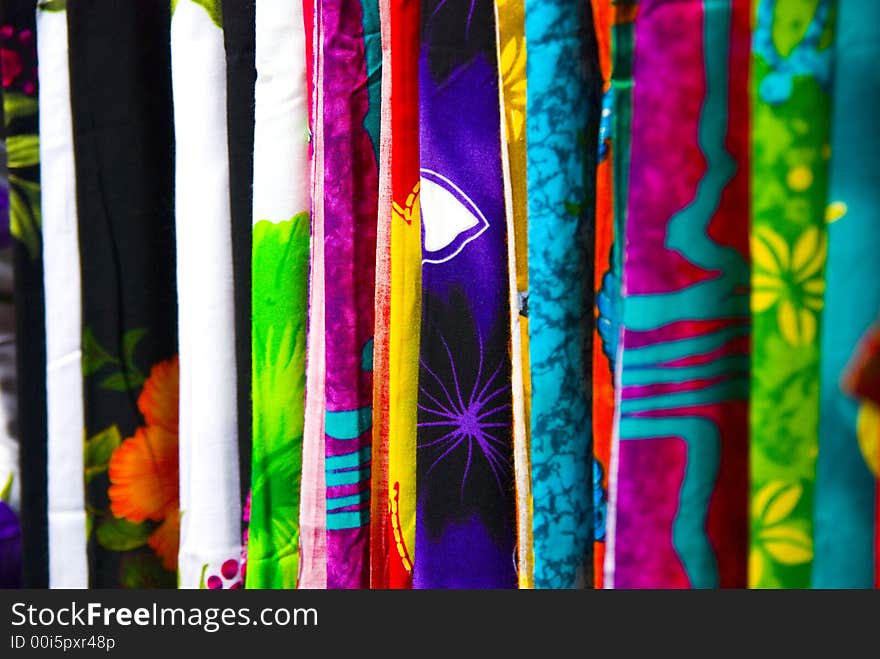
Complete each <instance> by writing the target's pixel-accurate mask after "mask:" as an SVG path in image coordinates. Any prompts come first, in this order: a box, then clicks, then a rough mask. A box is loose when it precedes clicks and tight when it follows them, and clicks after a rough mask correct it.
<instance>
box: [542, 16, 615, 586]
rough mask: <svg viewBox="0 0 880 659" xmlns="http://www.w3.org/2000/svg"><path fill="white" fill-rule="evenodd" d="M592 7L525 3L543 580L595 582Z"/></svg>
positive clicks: (595, 98) (596, 103) (595, 81)
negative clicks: (591, 378)
mask: <svg viewBox="0 0 880 659" xmlns="http://www.w3.org/2000/svg"><path fill="white" fill-rule="evenodd" d="M591 14H592V12H591V10H590V6H589V4H586V3H583V2H565V1H563V0H558V1H552V2H548V1H546V0H541V1H538V0H526V3H525V36H526V43H527V44H528V55H527V61H526V70H527V77H528V80H529V93H528V109H527V113H526V117H527V118H526V127H527V128H526V131H527V140H526V141H527V143H528V150H527V158H528V218H529V221H528V253H529V254H528V263H529V266H528V267H529V283H528V298H527V301H528V317H529V360H530V365H529V372H530V379H531V419H530V422H531V429H530V432H529V442H530V449H531V470H532V502H533V504H532V505H533V520H532V528H533V531H532V533H533V537H534V562H535V564H534V570H535V587H536V588H572V587H577V586H581V587H582V586H584V585H585V584H590V583H591V582H592V556H591V552H592V549H593V546H592V536H593V518H592V514H593V513H592V510H593V507H592V497H593V474H592V434H591V431H590V405H591V401H590V387H589V384H588V383H587V382H588V381H587V371H588V370H589V359H590V357H589V354H590V353H589V351H590V350H591V347H590V340H591V335H590V331H589V327H590V319H589V315H588V313H589V310H590V309H591V307H592V304H591V303H590V302H589V301H588V300H589V299H590V298H591V295H590V291H591V289H592V284H591V281H592V270H591V268H592V265H591V259H592V253H593V245H592V241H593V222H594V208H595V183H594V181H595V173H596V168H595V153H596V138H597V134H598V126H599V114H600V107H601V99H600V88H599V84H600V82H601V81H600V77H599V76H600V72H599V70H598V67H597V64H598V57H597V52H596V40H595V32H594V27H593V21H592V15H591Z"/></svg>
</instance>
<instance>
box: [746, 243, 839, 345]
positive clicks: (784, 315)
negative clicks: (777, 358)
mask: <svg viewBox="0 0 880 659" xmlns="http://www.w3.org/2000/svg"><path fill="white" fill-rule="evenodd" d="M827 253H828V241H827V239H826V236H825V234H824V233H822V232H820V230H819V229H818V228H817V227H810V228H808V229H807V230H806V231H804V232H803V233H802V234H801V235H800V236H798V238H797V241H796V242H795V244H794V247H793V248H790V247H789V245H788V243H787V242H786V241H785V239H784V238H782V237H781V236H780V235H779V234H777V233H776V232H775V231H773V229H770V228H769V227H758V229H757V231H756V232H755V233H754V235H753V236H752V259H753V262H754V270H753V274H752V309H753V310H754V311H755V312H756V313H762V312H764V311H767V310H769V309H774V310H775V311H776V313H777V318H776V319H777V323H778V324H779V330H780V333H781V334H782V337H783V338H784V339H785V340H786V341H787V342H788V343H789V344H790V345H794V346H797V345H804V344H808V343H810V342H812V341H814V340H815V339H816V334H817V328H818V314H819V312H821V310H822V305H823V293H824V292H825V280H824V279H823V277H822V267H823V265H824V264H825V257H826V255H827Z"/></svg>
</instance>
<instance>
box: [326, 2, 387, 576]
mask: <svg viewBox="0 0 880 659" xmlns="http://www.w3.org/2000/svg"><path fill="white" fill-rule="evenodd" d="M317 25H318V28H317V30H318V35H320V36H319V39H318V41H317V42H316V48H317V49H318V52H319V53H320V58H321V64H320V74H319V76H318V78H317V82H316V86H320V87H321V92H320V93H321V95H322V110H321V113H320V114H318V115H316V116H315V122H316V123H318V122H320V123H321V124H322V125H321V127H320V128H319V129H318V130H321V131H322V144H321V146H320V148H321V150H322V153H320V156H319V157H320V159H321V161H322V167H321V170H320V171H319V172H316V175H317V176H321V177H322V181H321V189H322V190H323V193H324V199H323V232H324V274H325V289H324V290H325V300H324V303H325V307H324V322H325V332H326V341H325V369H326V372H325V391H324V399H325V400H324V402H325V410H326V417H325V420H324V432H325V436H326V440H325V441H326V445H325V455H326V463H325V470H326V487H327V494H326V498H327V502H326V507H327V508H326V510H327V521H326V524H327V587H328V588H365V587H367V586H368V585H369V574H370V572H369V532H370V526H369V521H370V447H371V444H372V394H373V381H372V361H373V359H372V358H373V319H374V316H373V312H374V309H373V296H374V281H375V260H376V213H377V204H378V191H379V179H378V146H379V134H378V133H379V116H380V115H379V99H380V85H381V43H380V37H379V32H380V26H379V11H378V4H377V0H364V1H363V2H362V1H361V0H338V1H334V2H323V3H319V4H318V5H317ZM343 90H345V91H343Z"/></svg>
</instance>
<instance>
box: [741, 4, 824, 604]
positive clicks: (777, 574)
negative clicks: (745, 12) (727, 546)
mask: <svg viewBox="0 0 880 659" xmlns="http://www.w3.org/2000/svg"><path fill="white" fill-rule="evenodd" d="M836 4H837V3H836V2H834V1H833V0H819V1H818V2H815V3H809V4H804V3H790V2H776V1H775V0H755V2H754V3H753V9H754V12H755V23H754V26H753V35H752V80H751V100H752V118H751V123H752V141H751V148H752V165H751V172H752V181H753V184H752V195H751V196H752V199H751V204H752V208H751V251H752V262H753V266H752V298H751V307H752V342H751V350H752V353H751V366H752V375H751V388H750V400H751V406H750V421H751V423H750V443H751V451H750V453H751V456H750V476H751V497H750V507H749V517H750V520H751V522H750V527H751V529H750V530H751V533H750V545H751V548H750V554H749V585H750V586H752V587H757V588H763V587H771V588H772V587H776V588H779V587H782V588H807V587H809V585H810V580H811V566H812V561H813V514H814V486H815V480H816V459H817V453H818V450H819V402H820V393H819V378H820V366H819V341H820V332H821V314H822V307H823V302H824V292H825V279H824V266H825V259H826V256H827V253H828V237H827V228H826V224H825V206H826V203H827V199H828V197H827V176H828V175H827V166H828V158H829V156H830V147H829V122H830V109H831V108H830V101H831V97H830V94H831V91H832V84H833V82H832V72H833V62H832V54H833V44H834V39H833V35H834V13H835V12H834V9H835V6H836Z"/></svg>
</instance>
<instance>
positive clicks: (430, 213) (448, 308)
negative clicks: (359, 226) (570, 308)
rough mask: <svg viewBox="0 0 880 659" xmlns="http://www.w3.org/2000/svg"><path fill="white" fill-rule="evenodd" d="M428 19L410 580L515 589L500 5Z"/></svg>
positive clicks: (443, 6)
mask: <svg viewBox="0 0 880 659" xmlns="http://www.w3.org/2000/svg"><path fill="white" fill-rule="evenodd" d="M421 21H422V30H421V44H420V52H419V121H420V129H419V130H420V144H419V152H420V168H421V181H420V184H419V196H420V210H421V217H422V232H423V242H422V324H421V335H420V342H421V346H420V350H419V364H420V370H419V395H418V405H419V412H418V417H417V420H418V430H417V435H416V437H417V454H416V466H417V481H416V486H417V508H416V549H415V567H414V573H413V585H414V587H416V588H513V587H516V585H517V574H516V557H515V551H516V495H515V483H514V469H513V437H512V434H513V428H512V425H513V417H512V409H511V401H512V397H511V364H510V355H509V352H508V349H509V348H508V347H509V343H510V331H511V323H510V297H509V277H508V258H507V243H508V240H507V221H506V215H505V198H504V180H503V174H502V160H501V139H502V135H501V116H500V110H499V107H500V102H499V99H500V92H499V88H498V87H499V79H498V63H497V59H496V38H497V37H496V29H495V18H494V4H493V3H491V2H477V3H472V4H471V5H470V6H468V5H465V4H452V3H447V2H445V1H444V0H439V1H436V2H435V1H432V2H427V3H424V4H423V5H422V14H421ZM453 112H455V113H456V114H455V115H454V116H455V117H456V119H455V121H451V120H450V117H451V116H453V115H452V113H453ZM477 172H478V173H479V175H476V173H477Z"/></svg>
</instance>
